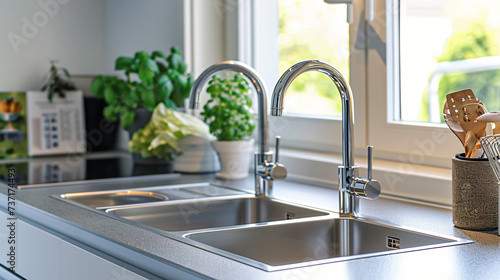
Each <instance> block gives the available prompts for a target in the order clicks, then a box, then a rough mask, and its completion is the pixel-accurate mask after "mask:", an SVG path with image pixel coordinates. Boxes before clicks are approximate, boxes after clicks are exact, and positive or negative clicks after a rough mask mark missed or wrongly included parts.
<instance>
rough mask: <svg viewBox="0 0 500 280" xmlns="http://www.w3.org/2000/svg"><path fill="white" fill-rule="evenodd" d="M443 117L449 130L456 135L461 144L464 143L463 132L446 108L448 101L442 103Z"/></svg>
mask: <svg viewBox="0 0 500 280" xmlns="http://www.w3.org/2000/svg"><path fill="white" fill-rule="evenodd" d="M443 117H444V121H445V122H446V124H447V125H448V127H449V128H450V130H451V131H452V132H453V133H454V134H455V135H456V136H457V137H458V140H460V143H462V146H464V145H465V132H464V130H463V129H462V127H461V126H460V124H459V123H458V122H455V121H454V120H453V118H452V116H451V112H450V109H449V108H448V101H447V102H445V103H444V107H443Z"/></svg>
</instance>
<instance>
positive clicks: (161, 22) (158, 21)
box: [0, 0, 184, 91]
mask: <svg viewBox="0 0 500 280" xmlns="http://www.w3.org/2000/svg"><path fill="white" fill-rule="evenodd" d="M40 3H42V4H40ZM44 3H45V4H46V6H45V5H43V4H44ZM44 7H45V8H44ZM183 20H184V19H183V1H180V0H144V1H135V0H85V1H82V0H38V1H33V0H0V91H26V90H38V89H39V88H40V87H41V86H42V84H43V77H44V75H45V74H46V72H47V71H48V69H49V67H50V64H49V61H50V60H51V59H57V60H58V61H59V64H58V65H60V66H63V67H65V68H67V69H68V70H69V72H70V73H71V74H72V75H96V74H103V73H104V74H110V73H112V72H113V69H114V62H115V59H116V58H117V57H118V56H133V54H134V53H135V52H136V51H139V50H146V51H152V50H161V51H164V52H165V53H167V54H168V53H169V52H170V47H171V46H173V45H175V46H177V47H179V48H180V49H181V50H182V49H183V47H184V43H183V42H184V36H183Z"/></svg>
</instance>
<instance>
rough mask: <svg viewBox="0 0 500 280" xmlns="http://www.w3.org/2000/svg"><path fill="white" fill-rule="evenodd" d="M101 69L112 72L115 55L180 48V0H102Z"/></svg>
mask: <svg viewBox="0 0 500 280" xmlns="http://www.w3.org/2000/svg"><path fill="white" fill-rule="evenodd" d="M105 15H106V17H105V30H106V32H105V33H106V49H105V68H104V71H106V72H110V71H113V69H114V64H115V59H116V58H117V57H118V56H133V55H134V53H135V52H137V51H140V50H145V51H148V52H151V51H154V50H160V51H163V52H165V54H167V55H168V54H169V53H170V47H171V46H177V47H178V48H179V49H180V50H183V48H184V35H183V21H184V18H183V1H180V0H142V1H137V0H105Z"/></svg>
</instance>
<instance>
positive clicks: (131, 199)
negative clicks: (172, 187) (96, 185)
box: [61, 190, 168, 209]
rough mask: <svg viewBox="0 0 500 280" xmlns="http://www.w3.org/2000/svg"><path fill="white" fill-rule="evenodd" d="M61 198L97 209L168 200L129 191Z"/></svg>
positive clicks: (71, 195) (163, 197)
mask: <svg viewBox="0 0 500 280" xmlns="http://www.w3.org/2000/svg"><path fill="white" fill-rule="evenodd" d="M61 198H63V199H69V200H72V201H74V202H78V203H81V204H84V205H87V206H90V207H92V208H97V209H99V208H103V207H110V206H119V205H129V204H141V203H150V202H158V201H165V200H167V199H168V197H167V196H165V195H161V194H156V193H153V192H147V191H131V190H125V191H108V192H102V191H100V192H86V193H70V194H64V195H61Z"/></svg>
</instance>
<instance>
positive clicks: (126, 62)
mask: <svg viewBox="0 0 500 280" xmlns="http://www.w3.org/2000/svg"><path fill="white" fill-rule="evenodd" d="M170 51H171V53H170V55H168V56H166V55H165V54H164V53H163V52H161V51H153V52H152V53H151V54H149V53H147V52H145V51H140V52H136V53H135V55H134V56H133V57H118V58H117V59H116V61H115V70H122V71H124V72H125V79H122V78H119V77H116V76H103V75H101V76H97V77H96V78H95V79H94V80H93V81H92V85H91V90H92V93H93V94H94V95H95V96H96V97H97V98H104V99H105V100H106V103H107V104H108V105H107V106H106V107H105V108H104V110H103V113H104V117H105V118H106V119H108V120H110V121H115V120H117V119H118V118H119V119H120V121H121V124H122V127H123V129H129V128H130V127H131V126H132V125H133V124H134V122H137V124H136V125H134V126H133V128H132V129H130V130H129V133H130V135H131V136H132V135H133V133H134V132H135V131H136V130H138V129H140V128H142V127H144V125H146V124H147V123H148V122H149V119H150V118H151V114H152V113H151V112H152V111H153V109H154V108H156V106H157V105H158V104H160V103H163V104H164V105H165V106H166V107H167V108H171V109H176V108H178V107H183V106H184V100H185V99H186V98H187V97H188V96H189V92H190V90H191V87H192V86H193V79H192V77H191V75H190V74H189V73H187V72H186V63H185V62H184V60H183V57H182V53H181V52H180V51H179V50H178V49H177V48H175V47H172V48H171V50H170ZM139 115H141V116H143V118H142V120H140V119H138V118H136V116H139Z"/></svg>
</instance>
